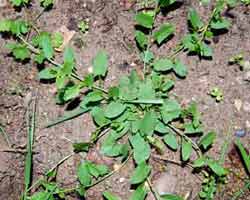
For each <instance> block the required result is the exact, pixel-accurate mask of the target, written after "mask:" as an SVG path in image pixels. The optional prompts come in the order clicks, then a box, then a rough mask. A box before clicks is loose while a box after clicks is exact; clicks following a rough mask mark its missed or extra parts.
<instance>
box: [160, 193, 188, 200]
mask: <svg viewBox="0 0 250 200" xmlns="http://www.w3.org/2000/svg"><path fill="white" fill-rule="evenodd" d="M161 200H184V199H183V198H182V197H180V196H177V195H175V194H164V195H162V196H161Z"/></svg>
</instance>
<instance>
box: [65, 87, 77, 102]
mask: <svg viewBox="0 0 250 200" xmlns="http://www.w3.org/2000/svg"><path fill="white" fill-rule="evenodd" d="M80 91H81V90H80V87H79V85H73V86H70V87H66V88H65V91H64V95H63V100H64V101H69V100H71V99H74V98H76V97H77V96H78V95H79V93H80Z"/></svg>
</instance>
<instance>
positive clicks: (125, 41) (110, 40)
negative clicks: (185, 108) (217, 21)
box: [0, 0, 250, 200]
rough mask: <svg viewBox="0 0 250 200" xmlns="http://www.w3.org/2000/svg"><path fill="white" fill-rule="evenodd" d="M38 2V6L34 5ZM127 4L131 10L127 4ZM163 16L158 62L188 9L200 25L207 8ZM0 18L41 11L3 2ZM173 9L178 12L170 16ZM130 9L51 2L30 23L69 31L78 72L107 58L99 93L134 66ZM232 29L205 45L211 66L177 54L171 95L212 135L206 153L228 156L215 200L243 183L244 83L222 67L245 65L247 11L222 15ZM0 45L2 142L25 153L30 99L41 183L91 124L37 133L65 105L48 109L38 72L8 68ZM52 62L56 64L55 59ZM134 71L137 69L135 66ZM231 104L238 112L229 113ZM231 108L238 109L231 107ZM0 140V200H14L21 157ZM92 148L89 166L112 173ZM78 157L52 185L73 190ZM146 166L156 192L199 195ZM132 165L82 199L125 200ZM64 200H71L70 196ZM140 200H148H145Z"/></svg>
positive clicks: (118, 4) (165, 168) (180, 172)
mask: <svg viewBox="0 0 250 200" xmlns="http://www.w3.org/2000/svg"><path fill="white" fill-rule="evenodd" d="M37 2H38V1H37ZM131 2H132V3H131ZM178 5H179V6H178V7H175V8H173V9H171V10H169V11H167V13H165V14H164V15H160V16H159V17H158V19H157V23H161V22H162V21H167V22H170V23H172V24H175V26H176V33H175V36H174V37H173V38H172V39H171V40H170V41H169V42H167V43H166V44H164V45H162V46H160V47H156V46H154V47H153V51H154V52H155V54H156V55H157V57H158V56H159V57H160V56H164V55H167V54H168V53H169V52H170V51H171V50H172V49H173V48H174V47H175V46H176V44H177V43H178V41H180V39H181V38H182V37H183V35H184V34H185V33H186V32H187V31H188V30H187V21H186V16H187V12H188V8H189V7H190V6H192V7H195V8H196V9H197V10H198V12H199V13H200V15H201V16H202V17H203V18H204V19H207V16H209V13H211V10H212V6H205V7H204V6H202V5H200V4H199V2H198V1H191V0H188V1H184V3H181V2H180V3H179V4H178ZM1 6H2V7H0V18H4V17H6V18H17V17H21V16H22V17H24V18H26V19H30V20H31V19H33V18H34V17H35V16H37V15H38V14H39V13H40V12H41V11H42V9H41V7H40V6H39V5H38V3H35V1H33V2H32V5H31V6H30V7H29V8H28V9H22V10H20V11H15V10H14V9H13V8H12V7H11V6H10V5H9V3H7V2H6V4H3V5H1ZM177 8H178V9H177ZM137 9H138V7H137V4H135V3H133V1H126V0H122V1H115V0H74V1H72V0H63V1H56V2H55V6H54V7H53V8H52V9H51V10H49V11H46V12H44V13H43V14H42V15H41V16H40V18H39V19H38V20H37V26H38V27H39V28H41V29H43V30H47V31H55V30H59V29H60V28H61V27H62V26H66V27H67V28H68V29H69V30H72V31H75V32H76V33H75V35H74V37H73V38H72V40H71V42H70V45H71V46H72V47H73V48H74V50H75V52H76V57H77V63H78V71H79V72H80V73H82V74H84V73H86V72H87V70H88V67H89V65H90V63H91V59H92V58H93V57H94V55H95V54H96V53H97V51H98V50H100V49H105V50H106V51H107V52H108V55H109V60H110V65H109V74H108V81H107V82H105V84H106V86H107V85H110V84H113V83H115V82H117V81H118V80H119V77H120V76H121V75H124V74H128V73H129V71H131V69H132V68H133V67H134V66H133V65H131V64H132V63H138V60H139V58H138V56H137V55H138V52H137V50H136V47H135V42H134V22H133V19H134V18H133V17H134V14H135V12H136V10H137ZM224 15H226V16H227V17H228V19H229V20H230V21H231V22H232V26H231V28H230V29H229V31H228V32H226V33H224V34H220V35H218V36H216V37H215V38H216V39H215V40H214V41H213V42H212V43H211V46H212V47H213V49H214V56H213V59H212V60H204V59H199V58H198V57H197V56H188V55H186V53H185V52H183V53H181V54H180V58H181V60H182V61H183V62H184V63H185V64H186V65H187V66H188V69H189V74H188V76H187V78H186V79H183V80H177V84H176V86H175V89H174V91H173V93H174V94H176V95H177V96H178V98H179V99H180V101H181V102H182V104H183V105H186V104H188V103H189V102H191V101H196V102H197V104H198V107H199V110H200V111H201V113H202V119H203V122H204V126H205V130H215V131H216V133H217V139H216V144H215V145H214V146H213V148H212V149H211V150H210V152H209V154H211V155H213V156H215V157H216V158H219V156H220V155H221V152H222V146H223V144H224V143H225V142H226V143H228V144H229V149H228V151H227V152H226V154H225V160H226V161H225V166H226V167H228V168H230V169H231V171H230V172H229V179H228V183H227V184H226V185H223V186H221V188H219V189H218V190H219V192H218V195H217V196H216V198H215V200H228V199H231V197H232V194H233V193H234V192H235V191H237V190H238V189H240V188H242V186H243V181H242V180H243V179H244V178H247V174H246V173H245V170H244V167H243V166H242V162H241V160H240V158H239V156H238V153H237V152H236V150H235V149H234V146H233V142H234V140H235V139H236V136H235V134H234V133H235V131H236V130H239V129H244V130H246V132H247V134H246V136H245V137H244V138H242V141H243V143H244V145H246V147H247V148H249V147H250V92H248V91H250V84H249V82H248V81H245V76H246V72H245V71H242V70H240V68H239V67H238V66H236V65H229V64H228V61H229V59H230V57H231V56H233V55H236V54H238V53H241V52H243V53H244V54H245V55H246V56H248V58H249V59H250V11H249V8H247V7H246V6H237V7H236V8H234V9H232V10H230V11H228V13H224ZM81 20H88V21H89V24H90V30H89V32H88V33H87V34H85V35H82V34H81V33H80V32H79V30H78V28H77V24H78V22H80V21H81ZM5 44H6V40H5V38H4V37H3V36H1V35H0V65H1V69H0V86H1V87H0V123H1V125H2V126H3V127H4V130H5V132H6V133H7V134H8V136H9V138H10V142H11V144H12V147H13V148H18V147H25V144H26V137H27V133H26V131H27V130H26V113H27V112H28V111H29V108H28V106H27V105H28V101H29V100H30V99H34V98H35V97H36V98H37V99H38V104H37V123H36V125H37V127H36V133H35V137H36V140H35V145H34V151H35V152H37V153H36V154H35V155H34V159H33V180H34V181H35V180H37V179H38V178H39V177H41V176H43V174H44V172H45V171H46V170H48V169H50V168H51V167H53V166H54V165H55V164H56V163H57V162H58V161H60V160H61V159H62V158H64V157H65V156H67V155H69V154H71V152H72V142H81V141H87V140H88V138H89V137H90V133H91V132H92V131H93V130H94V125H93V123H92V120H91V118H90V116H89V115H83V116H80V117H78V118H76V119H73V120H70V121H67V122H65V123H63V124H60V125H57V126H55V127H52V128H49V129H44V128H43V127H44V125H45V124H47V123H48V122H50V121H51V120H53V119H56V118H57V117H59V116H61V115H62V114H63V113H64V111H65V109H67V107H66V106H59V105H56V102H55V98H54V97H55V86H54V85H53V84H46V83H40V82H39V80H38V78H37V72H38V68H37V67H35V66H36V65H35V64H34V63H32V62H25V63H20V62H16V61H15V60H14V59H13V58H12V57H11V56H9V54H8V51H7V50H6V49H5V48H4V45H5ZM57 59H59V58H57ZM137 67H138V68H140V66H137ZM215 86H217V87H220V88H221V89H222V90H223V93H224V100H223V101H222V102H220V103H217V102H216V101H215V100H214V99H213V98H211V96H210V95H208V92H209V91H210V89H211V88H213V87H215ZM235 102H239V106H235ZM237 105H238V104H237ZM8 148H9V147H8V146H7V144H6V142H5V140H4V138H3V137H2V136H1V137H0V150H1V152H0V199H5V200H17V199H19V198H20V195H21V193H22V191H23V187H24V186H23V183H24V175H23V174H24V158H25V157H24V154H21V153H13V152H3V150H5V149H8ZM98 149H99V146H98V147H97V149H95V150H92V151H91V152H90V153H89V154H88V155H87V157H88V158H89V159H90V160H93V161H95V162H97V163H104V164H107V165H109V166H110V167H114V165H115V163H116V162H117V161H116V159H108V158H105V157H103V156H102V155H101V154H100V153H99V151H98ZM165 156H168V157H169V158H170V159H176V160H178V159H179V154H178V153H175V154H173V153H171V151H167V152H166V155H165ZM83 157H84V155H81V154H79V155H76V156H74V157H72V158H70V159H69V160H67V161H66V162H64V163H63V164H62V165H61V166H60V167H59V170H58V176H57V182H58V183H59V184H61V186H63V187H73V186H74V185H75V184H76V183H77V180H76V176H75V171H76V167H77V165H78V164H79V163H80V161H81V160H82V159H83ZM150 162H151V163H152V165H153V169H154V170H153V174H152V180H153V184H154V185H155V186H156V188H157V189H158V190H159V192H164V191H165V192H166V191H167V192H173V193H177V194H181V195H186V194H188V193H190V194H191V195H190V196H191V198H190V199H193V198H194V197H195V196H196V194H197V192H198V191H199V190H200V185H201V181H200V179H199V178H197V177H196V176H195V175H193V174H192V173H191V171H190V170H189V169H188V168H182V167H180V166H176V165H173V164H167V165H166V163H163V162H157V160H156V159H152V160H151V161H150ZM132 169H133V163H132V162H131V161H130V162H129V163H128V165H127V167H125V168H123V169H122V170H121V171H120V172H119V173H118V174H115V175H114V176H112V177H110V178H109V179H107V180H106V181H105V182H103V183H101V184H99V185H97V186H96V187H94V188H93V189H91V190H90V191H88V194H87V199H88V200H96V199H101V192H102V191H104V190H105V189H109V190H111V191H112V192H114V193H116V194H117V195H118V196H120V197H121V198H122V199H128V197H129V195H130V193H131V188H130V185H129V184H128V180H129V177H130V174H131V172H132ZM249 196H250V192H249V191H248V192H246V193H245V195H244V196H242V197H241V198H239V199H241V200H247V199H250V197H249ZM67 199H70V200H77V199H79V198H78V197H76V196H74V195H72V196H70V197H68V198H67ZM147 199H148V200H151V199H153V197H152V195H151V194H150V195H148V197H147Z"/></svg>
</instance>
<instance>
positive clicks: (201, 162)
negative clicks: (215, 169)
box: [192, 156, 207, 168]
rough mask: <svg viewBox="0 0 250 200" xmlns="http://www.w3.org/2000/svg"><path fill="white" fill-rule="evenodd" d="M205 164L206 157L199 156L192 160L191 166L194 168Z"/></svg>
mask: <svg viewBox="0 0 250 200" xmlns="http://www.w3.org/2000/svg"><path fill="white" fill-rule="evenodd" d="M206 164H207V159H206V158H205V157H203V156H201V157H200V158H198V159H196V160H195V161H194V162H193V164H192V166H193V167H195V168H196V167H203V166H204V165H206Z"/></svg>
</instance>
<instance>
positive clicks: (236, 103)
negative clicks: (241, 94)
mask: <svg viewBox="0 0 250 200" xmlns="http://www.w3.org/2000/svg"><path fill="white" fill-rule="evenodd" d="M234 107H235V108H236V110H237V111H240V110H241V107H242V101H241V100H240V99H235V100H234Z"/></svg>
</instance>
